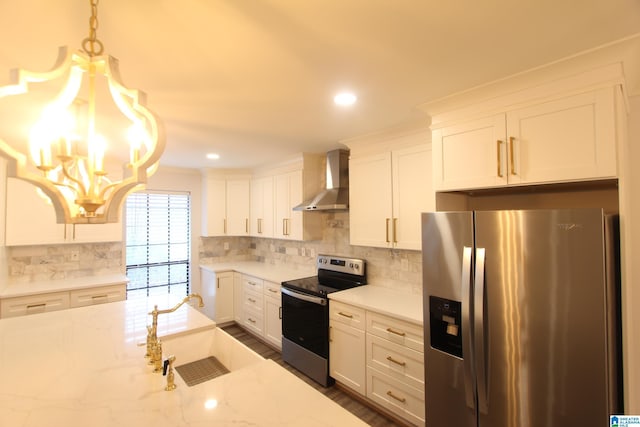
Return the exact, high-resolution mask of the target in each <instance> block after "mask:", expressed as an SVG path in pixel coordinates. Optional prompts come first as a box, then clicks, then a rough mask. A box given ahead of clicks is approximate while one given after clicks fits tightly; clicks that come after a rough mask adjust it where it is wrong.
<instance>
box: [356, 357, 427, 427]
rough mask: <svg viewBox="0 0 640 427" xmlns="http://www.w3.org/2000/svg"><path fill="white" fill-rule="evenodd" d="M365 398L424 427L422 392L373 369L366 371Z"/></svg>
mask: <svg viewBox="0 0 640 427" xmlns="http://www.w3.org/2000/svg"><path fill="white" fill-rule="evenodd" d="M367 397H368V398H369V399H371V400H373V401H374V402H375V403H377V404H378V405H380V406H382V407H384V408H386V409H388V410H389V411H391V412H393V413H395V414H397V415H399V416H400V417H402V418H404V419H406V420H409V421H410V422H412V423H414V424H416V425H419V426H424V425H425V418H424V415H425V408H424V391H422V390H418V389H415V388H413V387H409V386H408V385H406V384H403V383H401V382H400V381H397V380H395V379H393V378H391V377H389V376H388V375H385V374H383V373H382V372H379V371H376V370H375V369H372V368H369V369H367Z"/></svg>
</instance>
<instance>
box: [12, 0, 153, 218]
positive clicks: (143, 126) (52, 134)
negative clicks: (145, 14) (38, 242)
mask: <svg viewBox="0 0 640 427" xmlns="http://www.w3.org/2000/svg"><path fill="white" fill-rule="evenodd" d="M89 3H90V6H91V17H90V19H89V36H88V37H87V38H85V39H84V40H83V41H82V49H81V50H77V51H75V52H71V51H70V50H69V49H68V48H67V47H66V46H65V47H60V48H59V50H58V58H57V61H56V63H55V65H54V67H53V68H52V69H51V70H50V71H47V72H32V71H27V70H24V69H14V70H11V73H10V79H11V80H10V84H9V85H7V86H2V87H0V101H1V100H2V98H5V97H16V98H11V99H10V101H11V102H12V103H14V102H17V99H18V98H20V97H21V96H26V95H27V94H30V93H33V92H34V91H35V88H34V86H38V85H40V84H44V86H46V87H47V88H48V90H49V91H51V92H52V94H53V99H52V100H51V101H48V102H47V103H46V104H43V106H42V107H39V106H38V107H34V108H40V110H39V113H38V114H39V118H38V119H37V120H36V122H35V123H33V124H32V125H31V127H30V130H29V131H28V132H23V133H24V134H23V135H21V136H20V137H18V138H16V140H14V141H11V142H12V144H10V143H9V142H7V141H5V139H3V137H2V135H1V134H0V156H2V157H5V158H6V159H7V161H8V162H7V176H9V177H15V178H20V179H23V180H25V181H28V182H30V183H32V184H34V185H35V186H37V187H38V188H39V189H40V190H41V191H42V193H44V195H46V196H47V197H48V198H49V199H50V201H51V203H52V205H53V207H54V209H55V212H56V219H57V222H58V223H68V224H82V223H106V222H117V221H119V216H120V211H121V207H122V204H123V202H124V199H125V197H126V196H127V194H129V193H130V192H132V191H135V190H139V189H142V188H144V185H145V184H146V182H147V178H148V177H149V176H150V175H151V174H153V172H155V170H156V169H157V167H158V162H159V160H160V156H161V154H162V152H163V151H164V146H165V135H164V128H163V125H162V122H161V121H160V119H159V118H158V117H157V116H156V115H155V114H154V113H153V112H152V111H151V110H149V109H148V108H146V106H145V104H146V95H145V93H144V92H141V91H139V90H136V89H129V88H127V87H126V86H125V85H124V84H123V83H122V80H121V78H120V74H119V70H118V60H117V59H116V58H113V57H111V56H108V55H103V51H104V46H103V44H102V42H101V41H100V40H98V39H97V37H96V30H97V27H98V18H97V15H98V0H90V1H89ZM54 81H62V82H63V83H64V85H63V86H62V89H57V88H56V89H51V85H52V84H53V83H52V82H54ZM109 94H110V96H109ZM102 95H104V96H102ZM109 98H110V101H111V102H106V104H109V107H104V108H103V107H102V105H103V104H105V102H104V99H106V100H107V101H109ZM6 100H7V101H9V98H6ZM98 101H101V102H100V103H98ZM114 106H115V108H114ZM109 108H111V110H109ZM99 111H109V112H114V113H117V114H113V115H116V116H118V118H117V119H116V120H119V122H118V124H119V125H123V126H122V127H116V129H114V127H115V126H113V123H114V119H113V118H112V117H111V116H109V117H103V116H100V119H102V121H103V122H104V123H102V125H101V123H100V120H99V118H98V116H97V112H99ZM101 126H102V127H101ZM102 129H105V130H108V132H110V135H111V136H113V135H115V136H113V139H110V140H109V141H107V139H106V138H105V137H104V136H103V135H102V134H101V133H100V132H101V130H102ZM0 132H4V130H0ZM25 134H26V135H25ZM109 162H111V163H109ZM112 163H116V164H117V165H118V167H115V168H112V169H111V172H107V164H109V165H111V164H112Z"/></svg>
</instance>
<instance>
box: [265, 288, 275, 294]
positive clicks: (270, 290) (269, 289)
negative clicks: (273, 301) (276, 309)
mask: <svg viewBox="0 0 640 427" xmlns="http://www.w3.org/2000/svg"><path fill="white" fill-rule="evenodd" d="M267 290H268V291H269V292H273V293H274V294H277V293H278V291H277V290H275V289H271V288H267Z"/></svg>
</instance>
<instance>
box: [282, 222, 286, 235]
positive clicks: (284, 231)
mask: <svg viewBox="0 0 640 427" xmlns="http://www.w3.org/2000/svg"><path fill="white" fill-rule="evenodd" d="M286 224H287V219H286V218H282V235H283V236H286V235H287V228H286V227H287V226H286Z"/></svg>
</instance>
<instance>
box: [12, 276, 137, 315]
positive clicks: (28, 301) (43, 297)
mask: <svg viewBox="0 0 640 427" xmlns="http://www.w3.org/2000/svg"><path fill="white" fill-rule="evenodd" d="M126 298H127V285H126V283H118V284H114V285H108V286H94V287H88V288H81V289H74V290H71V291H63V292H47V293H41V294H34V295H25V296H21V297H9V298H2V299H1V300H0V318H3V319H4V318H7V317H16V316H25V315H28V314H37V313H46V312H49V311H58V310H65V309H68V308H75V307H84V306H87V305H96V304H104V303H107V302H115V301H124V300H125V299H126Z"/></svg>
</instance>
